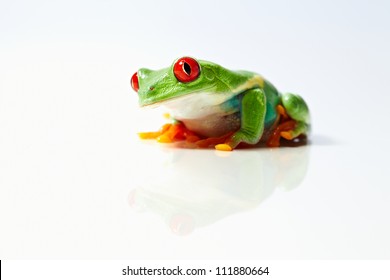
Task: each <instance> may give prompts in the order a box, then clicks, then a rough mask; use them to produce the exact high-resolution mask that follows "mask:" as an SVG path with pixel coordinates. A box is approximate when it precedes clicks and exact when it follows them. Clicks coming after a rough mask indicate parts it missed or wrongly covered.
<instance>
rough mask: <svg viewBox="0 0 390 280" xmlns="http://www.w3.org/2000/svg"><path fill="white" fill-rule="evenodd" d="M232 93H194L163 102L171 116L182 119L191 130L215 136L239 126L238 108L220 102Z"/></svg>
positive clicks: (224, 100)
mask: <svg viewBox="0 0 390 280" xmlns="http://www.w3.org/2000/svg"><path fill="white" fill-rule="evenodd" d="M234 95H236V94H234V93H226V94H224V93H218V94H215V93H194V94H189V95H185V96H182V97H178V98H174V99H172V100H167V101H165V102H164V106H165V107H166V108H167V109H168V110H169V111H170V113H171V115H172V117H173V118H175V119H176V120H179V121H182V122H183V123H184V124H185V126H186V127H187V128H188V129H190V130H191V131H193V132H195V133H198V134H200V135H203V136H206V137H216V136H221V135H223V134H226V133H228V132H231V131H234V130H237V129H238V128H239V127H240V117H239V115H238V114H236V113H237V112H238V108H233V107H231V108H229V107H227V106H223V105H222V104H223V103H224V102H226V101H228V100H229V99H231V98H232V97H233V96H234Z"/></svg>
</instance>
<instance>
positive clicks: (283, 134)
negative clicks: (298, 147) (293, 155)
mask: <svg viewBox="0 0 390 280" xmlns="http://www.w3.org/2000/svg"><path fill="white" fill-rule="evenodd" d="M280 136H281V137H283V138H284V139H286V140H293V139H294V137H293V135H292V130H289V131H282V132H280Z"/></svg>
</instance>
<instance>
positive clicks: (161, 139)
mask: <svg viewBox="0 0 390 280" xmlns="http://www.w3.org/2000/svg"><path fill="white" fill-rule="evenodd" d="M156 140H157V142H160V143H172V142H173V141H172V139H171V138H170V137H169V136H168V135H167V134H163V135H160V136H159V137H157V138H156Z"/></svg>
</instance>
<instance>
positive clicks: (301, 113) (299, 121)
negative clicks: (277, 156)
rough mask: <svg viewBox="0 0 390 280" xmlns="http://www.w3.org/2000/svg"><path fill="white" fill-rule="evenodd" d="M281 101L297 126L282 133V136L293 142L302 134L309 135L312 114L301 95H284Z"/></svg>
mask: <svg viewBox="0 0 390 280" xmlns="http://www.w3.org/2000/svg"><path fill="white" fill-rule="evenodd" d="M281 100H282V104H283V106H284V108H285V110H286V113H287V115H288V116H289V117H290V118H291V119H293V120H294V121H295V122H296V124H295V126H294V128H293V129H289V130H287V131H282V132H280V136H281V137H283V138H285V139H287V140H292V139H294V138H296V137H298V136H299V135H301V134H304V135H307V134H308V132H309V130H310V114H309V108H308V106H307V104H306V102H305V101H304V100H303V98H302V97H300V96H299V95H296V94H292V93H286V94H283V95H282V98H281Z"/></svg>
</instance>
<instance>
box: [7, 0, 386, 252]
mask: <svg viewBox="0 0 390 280" xmlns="http://www.w3.org/2000/svg"><path fill="white" fill-rule="evenodd" d="M389 10H390V5H389V2H388V1H244V0H241V1H193V2H191V3H186V2H185V1H132V2H131V1H2V2H0V258H8V259H26V258H27V259H42V258H44V259H64V258H66V259H389V258H390V240H389V238H388V237H389V236H390V222H389V220H390V219H389V213H390V203H389V202H390V189H389V188H390V180H389V156H390V153H389V151H390V150H389V145H388V142H389V138H390V133H389V129H388V127H387V125H388V122H389V115H388V106H389V101H390V98H389V95H390V91H389V89H390V86H389V82H388V81H389V74H390V66H389V65H390V53H389V49H390V32H389V26H390V18H389V17H388V13H389ZM183 55H191V56H193V57H197V58H200V59H205V60H210V61H214V62H216V63H219V64H221V65H223V66H225V67H227V68H231V69H246V70H252V71H255V72H258V73H260V74H262V75H263V76H265V77H266V78H267V79H269V80H270V81H271V82H272V83H274V84H275V86H276V87H277V88H278V89H279V90H280V91H282V92H286V91H292V92H296V93H299V94H300V95H302V96H303V97H304V98H305V100H306V101H307V103H308V104H309V106H310V109H311V113H312V122H313V131H312V135H311V144H310V145H309V146H306V147H301V148H296V149H292V148H283V149H273V150H272V149H267V148H265V149H264V148H263V149H252V150H236V151H234V152H233V153H230V154H226V153H215V152H214V151H213V150H183V149H175V148H172V147H169V146H168V147H167V146H162V145H157V144H155V143H144V142H141V141H140V140H138V139H137V136H136V132H137V131H142V130H149V129H156V128H158V127H159V125H160V124H161V123H162V122H163V121H164V120H162V119H161V118H160V114H161V112H160V111H159V110H154V111H153V110H146V111H141V110H139V109H138V106H137V96H136V93H135V92H133V91H132V90H131V88H130V86H129V79H130V77H131V75H132V74H133V73H134V72H135V71H136V70H137V69H138V68H141V67H148V68H152V69H158V68H163V67H167V66H169V65H170V64H171V63H172V61H173V60H174V59H175V58H177V57H180V56H183Z"/></svg>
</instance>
